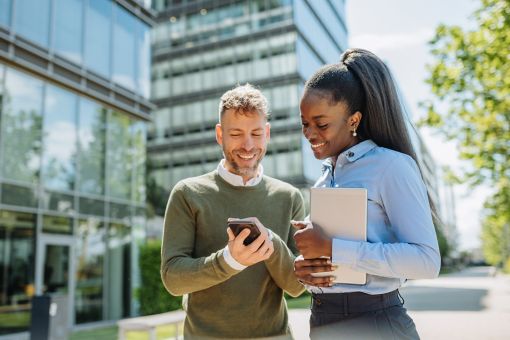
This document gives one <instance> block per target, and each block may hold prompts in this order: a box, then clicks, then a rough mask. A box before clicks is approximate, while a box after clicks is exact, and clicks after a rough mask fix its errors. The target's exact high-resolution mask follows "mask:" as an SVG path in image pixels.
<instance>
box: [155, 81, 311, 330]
mask: <svg viewBox="0 0 510 340" xmlns="http://www.w3.org/2000/svg"><path fill="white" fill-rule="evenodd" d="M219 111H220V122H219V123H218V124H217V125H216V140H217V141H218V144H219V145H221V147H222V149H223V154H224V159H223V160H222V161H221V162H220V164H219V165H218V168H217V169H216V170H214V171H212V172H210V173H207V174H205V175H202V176H199V177H194V178H188V179H185V180H182V181H180V182H179V183H177V185H176V186H175V187H174V189H173V190H172V193H171V194H170V198H169V201H168V205H167V208H166V214H165V229H164V233H163V244H162V251H161V260H162V261H161V277H162V280H163V283H164V285H165V287H166V289H167V290H168V291H169V292H170V293H171V294H173V295H185V297H184V299H183V304H184V308H185V310H186V312H187V317H186V321H185V325H184V336H185V338H193V339H200V338H256V337H279V336H280V337H282V338H291V334H290V330H289V327H288V317H287V309H286V304H285V300H284V298H283V291H286V292H288V293H289V294H290V295H292V296H297V295H299V294H301V293H302V291H303V286H302V285H301V284H300V283H299V282H298V281H297V280H296V278H295V276H294V273H293V262H294V258H295V256H294V253H297V252H296V248H295V244H294V240H293V237H292V236H293V231H292V226H291V224H290V221H291V220H301V219H302V218H303V217H304V204H303V198H302V196H301V194H300V192H299V191H298V190H297V189H295V188H293V187H292V186H291V185H289V184H286V183H284V182H281V181H279V180H276V179H273V178H271V177H268V176H264V174H263V167H262V165H260V162H261V160H262V158H263V157H264V155H265V153H266V149H267V143H268V141H269V135H270V133H269V130H270V125H269V123H268V122H267V111H268V109H267V100H266V98H265V97H264V96H263V95H262V93H261V92H260V91H259V90H257V89H255V88H254V87H252V86H251V85H249V84H247V85H244V86H238V87H236V88H234V89H233V90H230V91H227V92H226V93H225V94H224V95H223V96H222V97H221V101H220V108H219ZM282 166H285V165H284V164H282ZM232 217H240V218H247V217H253V218H252V220H253V221H255V222H256V223H257V226H258V227H259V229H260V231H261V235H260V236H259V237H258V238H257V239H255V241H253V242H252V243H251V244H249V245H247V246H245V245H244V244H243V241H244V240H245V238H246V237H247V236H248V234H249V231H248V230H243V231H242V232H241V233H239V234H238V236H236V237H235V236H234V234H233V233H232V231H231V230H230V229H227V220H228V219H229V218H232ZM289 248H290V249H289Z"/></svg>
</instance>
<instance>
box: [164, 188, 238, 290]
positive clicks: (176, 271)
mask: <svg viewBox="0 0 510 340" xmlns="http://www.w3.org/2000/svg"><path fill="white" fill-rule="evenodd" d="M194 243H195V214H194V212H193V208H192V206H191V205H190V204H189V202H188V200H187V199H186V186H185V185H184V184H183V183H182V182H181V183H179V184H177V185H176V186H175V188H174V189H173V190H172V193H171V194H170V198H169V200H168V204H167V207H166V212H165V220H164V230H163V241H162V245H161V279H162V281H163V285H164V286H165V288H166V289H167V290H168V292H169V293H170V294H172V295H183V294H188V293H192V292H195V291H199V290H203V289H206V288H209V287H212V286H215V285H217V284H219V283H221V282H223V281H225V280H227V279H229V278H230V277H232V276H233V275H235V274H237V273H239V272H240V271H239V270H236V269H234V268H232V267H231V266H229V265H228V264H227V262H226V261H225V258H224V256H223V251H224V249H223V248H222V249H220V250H218V251H217V252H215V253H212V254H210V255H209V256H207V257H198V258H194V257H193V256H192V254H193V252H194Z"/></svg>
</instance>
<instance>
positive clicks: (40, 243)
mask: <svg viewBox="0 0 510 340" xmlns="http://www.w3.org/2000/svg"><path fill="white" fill-rule="evenodd" d="M47 245H53V246H67V247H69V264H68V271H69V277H68V281H67V291H68V306H67V307H68V308H69V309H68V310H69V311H71V313H72V315H71V316H70V317H69V325H68V326H69V327H72V326H73V325H74V319H75V313H74V295H75V291H74V287H75V281H76V279H75V270H76V268H75V259H74V237H73V236H72V235H55V234H44V233H41V234H39V237H38V238H37V246H36V256H35V259H36V261H35V294H36V295H41V294H42V288H43V281H44V277H43V276H44V262H45V260H46V246H47Z"/></svg>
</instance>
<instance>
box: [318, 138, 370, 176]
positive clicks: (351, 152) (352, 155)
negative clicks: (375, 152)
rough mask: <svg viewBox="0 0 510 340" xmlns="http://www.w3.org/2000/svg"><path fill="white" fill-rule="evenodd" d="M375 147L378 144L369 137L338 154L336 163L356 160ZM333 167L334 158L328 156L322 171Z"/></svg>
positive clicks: (341, 163)
mask: <svg viewBox="0 0 510 340" xmlns="http://www.w3.org/2000/svg"><path fill="white" fill-rule="evenodd" d="M375 147H377V144H375V143H374V142H373V141H372V140H371V139H367V140H364V141H363V142H361V143H358V144H356V145H353V146H351V147H350V148H349V149H347V150H345V151H344V152H342V153H341V154H340V155H338V158H337V160H336V165H344V164H347V163H352V162H355V161H357V160H358V159H360V158H361V157H363V156H364V155H365V154H366V153H367V152H369V151H370V150H372V149H373V148H375ZM332 168H333V159H332V158H328V159H326V160H325V161H324V162H322V172H325V171H326V169H332Z"/></svg>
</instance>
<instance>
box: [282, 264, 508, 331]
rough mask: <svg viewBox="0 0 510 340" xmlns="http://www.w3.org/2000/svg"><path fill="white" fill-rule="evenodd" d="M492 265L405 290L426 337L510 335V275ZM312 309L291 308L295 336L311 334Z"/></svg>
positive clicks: (412, 284) (414, 283) (412, 313)
mask: <svg viewBox="0 0 510 340" xmlns="http://www.w3.org/2000/svg"><path fill="white" fill-rule="evenodd" d="M491 274H492V269H491V268H490V267H474V268H467V269H465V270H463V271H461V272H458V273H454V274H450V275H442V276H440V277H439V278H437V279H433V280H416V281H411V282H409V283H407V284H406V285H405V286H404V287H403V288H402V289H401V292H402V295H403V296H404V299H405V306H406V308H407V309H408V311H409V315H410V316H411V317H412V318H413V320H414V322H415V324H416V328H417V329H418V333H419V334H420V337H421V339H422V340H457V339H458V340H461V339H462V340H480V339H483V340H506V339H510V276H508V275H501V274H500V275H497V276H492V275H491ZM309 317H310V310H308V309H291V310H290V311H289V322H290V324H291V328H292V332H293V334H294V337H295V338H296V340H305V339H309V337H308V334H309V324H308V319H309Z"/></svg>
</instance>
